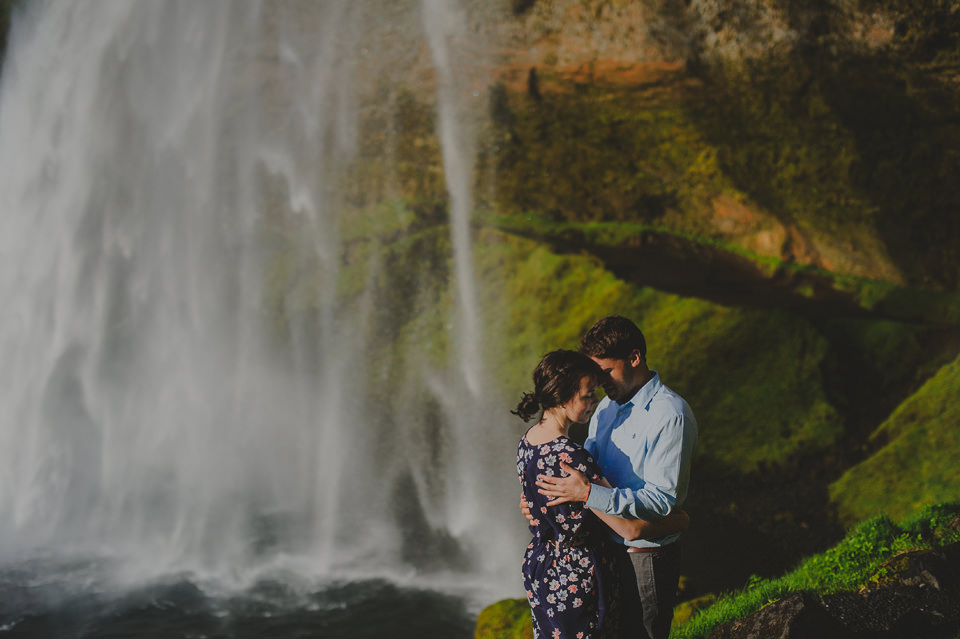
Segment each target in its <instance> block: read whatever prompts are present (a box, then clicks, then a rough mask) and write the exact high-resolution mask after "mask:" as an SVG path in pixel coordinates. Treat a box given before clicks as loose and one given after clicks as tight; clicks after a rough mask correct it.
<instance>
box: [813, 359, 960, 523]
mask: <svg viewBox="0 0 960 639" xmlns="http://www.w3.org/2000/svg"><path fill="white" fill-rule="evenodd" d="M958 393H960V358H958V359H955V360H954V361H953V362H951V363H950V364H947V365H946V366H944V367H943V368H941V369H940V370H939V371H938V372H937V374H936V375H934V376H933V377H932V378H931V379H929V380H928V381H927V382H926V383H925V384H924V385H923V386H922V387H921V388H920V389H919V390H918V391H917V392H916V393H914V394H913V395H911V396H910V397H909V398H908V399H907V400H906V401H904V402H903V403H902V404H900V406H898V407H897V409H896V410H895V411H894V412H893V414H891V415H890V417H889V418H888V419H887V420H886V421H885V422H884V423H883V424H882V425H881V426H880V427H879V428H878V429H877V430H876V432H875V433H874V434H873V435H872V436H871V438H870V441H871V443H872V444H873V445H874V446H877V447H878V448H879V449H878V450H877V451H876V452H875V453H874V454H873V455H871V456H870V457H869V458H867V459H866V460H864V461H863V462H862V463H860V464H857V465H856V466H854V467H853V468H851V469H849V470H848V471H847V472H846V473H844V474H843V476H842V477H840V478H839V479H838V480H837V481H836V482H834V483H833V484H832V485H831V487H830V497H831V499H832V501H833V502H834V503H835V504H836V505H837V508H838V511H839V514H840V516H841V518H842V519H843V520H845V521H847V522H853V521H857V520H859V519H863V518H865V517H869V516H871V515H873V514H875V513H878V512H884V513H887V514H888V515H890V516H891V517H897V518H899V517H903V516H906V515H909V514H911V513H913V512H915V511H917V510H918V509H920V508H921V507H923V506H924V505H925V504H929V503H934V502H938V501H945V500H957V499H960V465H958V464H957V462H956V460H957V459H958V456H960V402H958V401H957V399H958Z"/></svg>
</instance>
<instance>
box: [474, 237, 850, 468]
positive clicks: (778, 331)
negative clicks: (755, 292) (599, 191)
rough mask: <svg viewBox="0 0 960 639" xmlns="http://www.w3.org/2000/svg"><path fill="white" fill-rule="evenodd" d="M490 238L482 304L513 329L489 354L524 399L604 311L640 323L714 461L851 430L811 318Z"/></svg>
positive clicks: (790, 448)
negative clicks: (681, 289) (677, 289)
mask: <svg viewBox="0 0 960 639" xmlns="http://www.w3.org/2000/svg"><path fill="white" fill-rule="evenodd" d="M484 238H485V241H484V242H482V243H481V244H480V245H478V249H477V263H478V269H479V272H480V273H481V278H480V279H481V281H483V282H486V283H487V286H488V287H489V288H487V289H486V290H485V292H484V296H485V297H484V300H483V303H482V305H481V306H482V307H483V308H485V309H487V312H488V313H489V315H488V317H487V318H486V321H487V322H488V324H489V325H492V324H495V325H497V330H498V332H499V333H500V334H502V335H505V336H506V339H507V343H505V344H503V345H497V346H496V347H494V348H491V349H488V352H490V353H491V356H492V357H493V358H494V361H493V362H492V363H491V364H492V366H493V370H496V371H500V372H501V373H500V375H501V383H503V385H504V387H505V388H506V389H512V390H513V393H514V394H515V395H516V397H517V398H519V395H520V393H521V392H522V391H523V390H527V387H528V386H529V385H530V381H529V379H530V373H531V372H532V370H533V368H534V367H535V366H536V363H537V362H538V361H539V359H540V357H541V356H542V355H543V354H544V353H545V352H547V351H549V350H552V349H555V348H576V347H577V344H578V342H579V339H580V336H581V335H582V334H583V333H584V331H585V330H586V329H587V328H589V327H590V326H591V325H592V324H593V323H594V322H595V321H596V320H597V319H599V318H600V317H603V316H604V315H612V314H619V315H625V316H627V317H630V318H632V319H633V320H634V321H636V322H637V324H638V325H639V326H640V327H641V329H642V330H643V331H644V334H645V335H646V337H647V344H648V356H647V361H648V363H649V364H650V366H651V367H652V368H654V369H657V370H658V371H659V373H660V375H661V379H662V380H663V381H664V383H666V384H667V385H668V386H670V387H671V388H673V389H674V390H676V391H677V392H679V393H680V394H681V395H683V396H684V397H685V398H686V399H687V401H688V402H690V405H691V406H692V408H693V410H694V413H695V414H696V415H697V420H698V422H699V423H700V445H699V454H700V455H702V457H703V458H704V459H706V460H710V462H711V463H712V464H715V465H720V466H722V467H724V468H725V469H731V470H734V471H736V472H744V473H745V472H750V471H752V470H756V469H757V468H759V467H761V466H764V465H783V464H786V463H789V462H790V460H791V459H793V458H795V457H796V456H797V455H798V454H801V453H807V452H811V451H821V450H827V449H829V448H830V447H831V446H832V445H833V443H834V442H835V441H837V437H839V435H840V434H841V433H842V430H843V424H842V422H841V420H840V419H839V417H838V415H837V412H836V410H835V409H834V407H833V405H832V404H831V403H830V401H829V399H828V397H827V395H826V392H825V383H824V380H823V378H822V375H821V368H822V367H823V365H824V362H825V359H826V357H827V354H828V348H829V345H828V343H827V342H826V340H825V339H824V337H823V336H822V335H820V334H819V333H818V332H817V331H816V330H815V329H814V328H813V327H812V326H811V325H810V324H809V323H808V322H807V321H806V320H804V319H802V318H799V317H797V316H794V315H791V314H789V313H786V312H783V311H776V310H749V309H740V308H735V307H728V306H723V305H720V304H715V303H711V302H706V301H703V300H698V299H693V298H684V297H680V296H677V295H670V294H667V293H662V292H660V291H656V290H654V289H650V288H644V287H639V286H636V285H633V284H630V283H627V282H624V281H623V280H621V279H618V278H617V277H615V276H614V275H613V274H612V273H610V272H609V271H608V270H606V269H605V268H604V266H603V264H602V263H601V262H600V260H599V259H597V258H594V257H590V256H587V255H560V254H557V253H555V252H553V251H552V250H551V249H549V248H548V247H547V246H545V245H543V244H540V243H538V242H535V241H531V240H524V239H519V238H515V237H510V236H508V235H505V234H500V233H496V232H488V233H486V234H485V236H484ZM773 371H775V372H776V374H771V372H773Z"/></svg>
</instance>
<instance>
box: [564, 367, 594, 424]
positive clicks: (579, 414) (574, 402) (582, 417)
mask: <svg viewBox="0 0 960 639" xmlns="http://www.w3.org/2000/svg"><path fill="white" fill-rule="evenodd" d="M596 407H597V385H596V383H595V382H594V381H593V380H592V379H590V377H588V376H583V377H581V378H580V390H578V391H577V394H576V395H574V396H573V397H572V398H571V399H570V400H568V401H567V403H565V404H562V405H561V408H562V409H563V413H564V414H565V415H566V416H567V419H569V420H570V421H571V422H574V423H576V424H586V423H587V422H588V421H590V415H592V414H593V409H594V408H596Z"/></svg>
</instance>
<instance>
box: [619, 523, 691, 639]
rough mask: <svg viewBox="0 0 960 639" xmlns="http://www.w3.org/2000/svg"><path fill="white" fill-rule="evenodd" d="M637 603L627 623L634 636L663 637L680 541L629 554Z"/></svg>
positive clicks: (670, 608)
mask: <svg viewBox="0 0 960 639" xmlns="http://www.w3.org/2000/svg"><path fill="white" fill-rule="evenodd" d="M627 556H628V557H630V561H631V563H633V572H634V573H635V574H636V588H637V594H638V595H639V598H640V605H639V606H637V608H638V609H637V610H636V611H635V617H634V618H632V619H631V620H630V621H631V623H630V625H631V626H632V627H633V628H635V629H636V630H637V631H638V632H637V633H636V634H635V635H634V636H636V637H637V638H638V639H667V636H668V635H669V634H670V624H671V623H672V622H673V606H674V604H675V603H676V601H677V585H678V584H679V582H680V543H679V542H674V543H672V544H670V545H668V546H663V547H662V548H660V549H659V550H656V551H654V552H641V553H629V554H628V555H627Z"/></svg>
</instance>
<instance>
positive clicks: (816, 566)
mask: <svg viewBox="0 0 960 639" xmlns="http://www.w3.org/2000/svg"><path fill="white" fill-rule="evenodd" d="M956 542H960V504H956V503H949V504H940V505H936V506H928V507H926V508H924V509H923V510H922V511H920V512H918V513H917V514H915V515H914V516H912V517H910V518H908V519H905V520H903V521H902V522H900V524H895V523H894V522H893V521H892V520H891V519H890V518H889V517H887V516H886V515H878V516H876V517H873V518H871V519H869V520H867V521H864V522H862V523H861V524H859V525H858V526H857V527H856V528H854V529H853V530H851V531H850V532H849V533H848V534H847V536H846V537H845V538H844V539H843V540H842V541H841V542H840V543H839V544H837V545H836V546H835V547H833V548H831V549H830V550H827V551H826V552H823V553H821V554H818V555H815V556H813V557H809V558H808V559H805V560H804V561H803V562H801V563H800V565H798V566H797V567H796V569H794V570H792V571H790V572H788V573H787V574H785V575H783V576H782V577H779V578H776V579H760V578H753V579H751V580H750V583H749V584H747V586H746V587H744V588H743V589H742V590H740V591H737V592H732V593H727V594H724V595H721V596H720V597H719V598H718V599H717V601H716V603H714V604H713V605H712V606H709V607H707V608H704V609H703V610H701V611H700V612H698V613H697V614H695V615H694V616H693V617H692V618H691V619H690V621H688V622H687V623H683V624H677V625H675V627H674V629H673V631H672V633H671V635H670V636H671V638H672V639H696V638H699V637H704V636H706V635H707V634H709V633H710V632H711V631H712V630H713V629H714V628H716V627H717V626H719V625H720V624H722V623H725V622H727V621H731V620H733V619H738V618H741V617H745V616H747V615H749V614H752V613H754V612H756V611H757V610H759V609H760V608H762V607H763V606H765V605H767V604H769V603H772V602H774V601H776V600H777V599H780V598H782V597H784V596H786V595H788V594H790V593H792V592H796V591H806V592H809V593H812V594H814V595H826V594H830V593H835V592H839V591H844V590H856V589H858V588H860V587H862V586H865V585H867V584H868V583H870V582H871V581H878V580H880V579H883V578H884V577H885V576H886V574H885V570H884V569H883V565H884V564H885V563H886V562H888V561H889V560H890V559H891V558H893V557H894V556H896V555H897V554H899V553H902V552H905V551H909V550H923V549H929V548H937V547H940V546H944V545H947V544H950V543H956Z"/></svg>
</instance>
